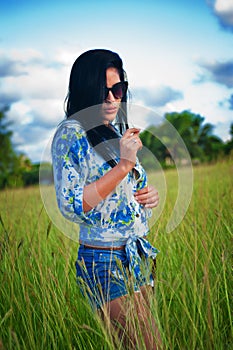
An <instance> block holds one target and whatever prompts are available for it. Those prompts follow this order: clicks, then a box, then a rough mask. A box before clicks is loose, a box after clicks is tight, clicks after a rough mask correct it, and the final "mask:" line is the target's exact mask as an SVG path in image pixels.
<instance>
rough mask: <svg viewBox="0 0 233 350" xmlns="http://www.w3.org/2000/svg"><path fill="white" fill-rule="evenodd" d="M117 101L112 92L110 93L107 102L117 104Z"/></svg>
mask: <svg viewBox="0 0 233 350" xmlns="http://www.w3.org/2000/svg"><path fill="white" fill-rule="evenodd" d="M115 100H116V99H115V97H114V95H113V93H112V91H109V92H108V96H107V98H106V101H109V102H115Z"/></svg>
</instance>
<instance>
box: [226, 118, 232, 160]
mask: <svg viewBox="0 0 233 350" xmlns="http://www.w3.org/2000/svg"><path fill="white" fill-rule="evenodd" d="M230 137H231V138H230V140H229V141H227V142H226V143H225V145H224V153H225V154H226V155H229V154H230V153H231V152H232V150H233V123H231V125H230Z"/></svg>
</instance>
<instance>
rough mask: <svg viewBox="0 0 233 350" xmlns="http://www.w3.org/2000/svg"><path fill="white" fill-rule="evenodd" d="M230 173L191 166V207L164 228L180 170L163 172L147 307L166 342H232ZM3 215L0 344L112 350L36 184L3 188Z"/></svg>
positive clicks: (224, 165) (70, 246)
mask: <svg viewBox="0 0 233 350" xmlns="http://www.w3.org/2000/svg"><path fill="white" fill-rule="evenodd" d="M150 177H151V181H152V182H154V184H156V174H154V175H153V174H151V175H150ZM232 179H233V166H232V164H230V162H219V163H217V164H214V165H205V166H199V167H196V168H194V190H193V197H192V201H191V203H190V207H189V210H188V212H187V214H186V215H185V217H184V219H183V221H182V222H181V224H180V225H179V226H178V227H177V228H176V229H175V230H174V231H173V232H171V233H167V232H166V230H165V227H166V224H167V221H168V218H169V216H170V215H171V211H172V208H173V206H174V202H175V199H176V194H177V175H176V171H174V170H169V171H167V172H166V181H167V198H166V203H165V207H164V209H163V212H162V214H161V216H160V217H159V220H158V221H157V222H156V223H155V224H154V226H153V227H152V229H151V233H150V235H149V239H150V241H151V242H152V243H153V244H154V245H155V246H156V247H158V249H159V250H160V254H159V255H158V259H157V282H156V289H155V295H154V297H153V300H152V307H151V311H152V314H153V317H154V318H155V321H156V322H157V324H158V326H159V329H160V332H161V335H162V338H163V342H164V348H165V349H184V350H186V349H187V350H190V349H205V350H206V349H211V350H212V349H216V350H221V349H222V350H226V349H229V350H230V349H232V348H233V342H232V314H231V309H230V307H232V300H231V299H230V298H231V297H232V291H233V281H232V274H231V265H232V258H231V254H232V232H233V218H232V203H233V198H232V197H233V191H232ZM0 214H1V218H0V219H1V222H0V270H1V274H0V286H1V289H0V349H1V350H2V349H6V350H11V349H28V350H34V349H35V350H39V349H44V350H50V349H62V350H64V349H65V350H66V349H87V350H89V349H114V346H113V341H112V338H111V335H110V334H109V333H108V332H107V330H105V328H104V327H103V325H102V323H101V322H100V320H99V319H98V317H97V315H95V314H93V312H92V311H91V309H90V308H89V306H88V305H87V303H86V301H85V300H84V299H83V298H82V297H81V295H80V293H79V290H78V288H77V286H76V281H75V265H74V263H75V260H76V254H77V243H76V242H74V241H72V240H70V239H68V238H67V237H65V235H63V234H62V233H61V232H59V230H58V229H57V228H56V227H55V226H54V225H53V224H51V222H50V219H49V217H48V216H47V214H46V212H45V209H44V207H43V203H42V201H41V198H40V193H39V188H38V187H34V188H27V189H15V190H6V191H2V192H0ZM118 349H119V347H118ZM122 349H123V347H122ZM135 349H137V346H136V345H135ZM140 350H141V349H140Z"/></svg>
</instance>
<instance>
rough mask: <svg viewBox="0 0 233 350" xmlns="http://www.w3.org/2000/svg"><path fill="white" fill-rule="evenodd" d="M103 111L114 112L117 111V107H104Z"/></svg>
mask: <svg viewBox="0 0 233 350" xmlns="http://www.w3.org/2000/svg"><path fill="white" fill-rule="evenodd" d="M104 112H105V113H107V114H111V113H115V112H117V108H116V107H114V108H105V109H104Z"/></svg>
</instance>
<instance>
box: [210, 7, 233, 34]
mask: <svg viewBox="0 0 233 350" xmlns="http://www.w3.org/2000/svg"><path fill="white" fill-rule="evenodd" d="M213 10H214V14H215V15H216V16H217V17H218V19H219V21H220V24H221V25H222V26H223V27H225V28H228V29H231V30H233V2H232V0H216V1H215V3H214V6H213Z"/></svg>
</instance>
